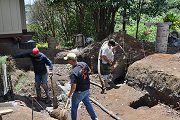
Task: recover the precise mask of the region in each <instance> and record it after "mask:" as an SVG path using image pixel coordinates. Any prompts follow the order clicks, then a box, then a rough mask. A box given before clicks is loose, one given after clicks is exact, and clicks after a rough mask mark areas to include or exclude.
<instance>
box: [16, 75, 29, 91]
mask: <svg viewBox="0 0 180 120" xmlns="http://www.w3.org/2000/svg"><path fill="white" fill-rule="evenodd" d="M26 82H27V76H26V75H25V74H21V75H19V76H18V82H17V84H16V85H15V92H16V93H19V92H20V91H21V90H22V88H24V85H25V84H26Z"/></svg>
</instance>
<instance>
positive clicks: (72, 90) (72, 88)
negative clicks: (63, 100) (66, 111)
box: [67, 84, 76, 98]
mask: <svg viewBox="0 0 180 120" xmlns="http://www.w3.org/2000/svg"><path fill="white" fill-rule="evenodd" d="M75 90H76V84H71V89H70V91H69V93H68V94H67V96H68V98H70V97H71V95H72V94H73V93H74V91H75Z"/></svg>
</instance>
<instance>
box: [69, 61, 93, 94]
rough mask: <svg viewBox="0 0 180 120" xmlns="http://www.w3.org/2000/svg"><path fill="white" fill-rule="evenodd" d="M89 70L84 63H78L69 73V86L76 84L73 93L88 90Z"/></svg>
mask: <svg viewBox="0 0 180 120" xmlns="http://www.w3.org/2000/svg"><path fill="white" fill-rule="evenodd" d="M89 71H90V68H89V66H88V65H87V64H86V63H85V62H78V63H77V64H76V65H75V66H73V69H72V70H71V72H70V79H71V84H76V90H75V91H85V90H88V89H89V88H90V79H89Z"/></svg>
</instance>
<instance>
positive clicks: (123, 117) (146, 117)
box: [0, 33, 180, 120]
mask: <svg viewBox="0 0 180 120" xmlns="http://www.w3.org/2000/svg"><path fill="white" fill-rule="evenodd" d="M108 38H114V39H115V40H116V42H118V43H119V44H120V45H121V46H122V47H123V48H124V50H125V52H126V53H127V54H128V57H126V58H125V59H124V55H123V54H122V50H119V49H118V50H117V54H115V59H116V60H117V62H118V63H117V64H118V65H119V66H118V69H117V71H115V74H114V83H115V84H111V87H109V88H108V89H107V90H106V92H105V93H104V94H102V93H101V92H102V89H101V88H100V87H99V86H97V85H94V84H91V87H90V94H91V95H90V97H91V99H92V101H93V100H95V101H96V102H94V101H93V107H94V109H95V111H96V113H97V116H98V118H99V120H118V119H120V120H180V110H179V108H180V106H179V107H178V105H179V102H177V101H175V102H176V103H177V104H175V105H176V106H175V107H174V106H172V105H171V104H170V103H167V102H164V100H165V98H163V99H162V100H158V99H157V98H155V97H154V96H150V95H149V93H147V92H148V91H147V90H145V89H144V88H146V86H153V85H156V84H154V83H159V84H162V85H165V86H162V87H160V88H158V86H156V87H154V88H153V89H154V91H156V90H160V91H161V90H162V91H163V90H164V91H165V93H166V92H168V91H166V90H167V88H171V87H172V89H171V90H174V91H176V92H177V94H176V97H177V99H176V98H174V99H172V101H173V100H179V85H180V81H179V80H180V77H179V72H180V71H179V68H180V67H179V64H178V62H179V58H180V57H177V58H176V59H175V60H173V61H171V60H170V61H166V63H164V61H162V63H161V64H160V60H159V59H161V57H162V56H163V55H162V56H161V55H160V56H159V55H157V57H156V56H155V58H157V59H155V58H154V56H153V57H150V58H153V59H154V60H157V61H158V62H151V61H152V60H149V61H144V60H143V62H139V61H138V60H141V59H143V58H146V57H147V56H149V55H152V54H154V53H155V51H154V45H153V44H149V43H144V41H137V40H136V39H134V38H132V37H130V36H128V35H123V36H122V34H119V33H118V34H113V35H111V36H109V37H108ZM108 38H107V39H108ZM107 39H105V40H107ZM105 40H104V41H105ZM104 41H102V42H99V43H94V44H91V45H90V46H87V47H85V48H83V49H81V48H79V49H75V52H77V55H78V60H80V61H81V60H82V61H86V62H87V63H88V65H90V67H91V68H92V70H93V74H91V75H90V79H91V81H92V82H94V83H96V84H98V85H99V84H100V80H99V77H98V74H97V70H96V68H97V57H98V51H99V48H100V46H101V44H102V43H103V42H104ZM179 51H180V50H179V48H168V53H171V54H173V53H178V52H179ZM67 52H69V50H64V51H62V52H60V53H58V54H57V55H56V56H55V60H54V61H55V64H54V70H53V72H54V75H53V78H52V81H53V85H54V91H55V95H56V96H57V99H58V105H59V108H62V107H63V106H64V104H65V101H66V100H67V97H66V91H67V90H68V89H69V88H68V87H69V84H67V83H68V82H69V77H68V76H69V71H70V69H71V66H70V65H68V64H65V62H64V61H63V60H62V59H63V56H64V55H65V54H66V53H67ZM163 58H164V57H163ZM168 58H171V56H170V57H168ZM136 61H137V63H136V64H135V65H134V67H130V66H131V65H132V64H133V63H135V62H136ZM168 62H169V63H168ZM173 62H176V64H174V63H173ZM156 63H157V64H156ZM152 64H156V65H152ZM160 65H161V66H162V67H161V69H156V68H157V66H160ZM132 66H133V65H132ZM167 66H168V68H167ZM138 67H139V68H141V69H142V70H141V71H140V70H139V69H138ZM128 68H131V69H130V70H131V71H128ZM152 68H153V69H152ZM148 70H151V74H148V75H150V77H148V76H147V78H148V80H149V78H152V81H155V82H154V83H153V82H152V81H151V80H150V81H148V80H147V81H148V82H149V83H148V84H144V83H146V82H147V81H146V79H145V77H146V75H147V73H148ZM154 70H156V71H157V72H155V73H154ZM166 70H167V73H165V74H164V71H166ZM168 70H169V71H173V72H174V73H175V74H176V75H175V77H174V76H173V77H174V78H173V79H171V81H170V83H171V84H169V82H168V79H165V80H164V79H163V78H166V75H167V74H168V75H167V77H169V76H171V73H170V72H169V71H168ZM139 71H140V72H139ZM127 72H129V73H128V74H127ZM134 73H135V74H134ZM156 73H157V74H156ZM161 73H163V76H161V75H162V74H161ZM154 74H155V75H156V78H155V77H153V75H154ZM144 76H145V77H144ZM162 77H163V78H162ZM11 78H12V84H13V89H14V93H15V96H14V98H15V101H13V102H11V105H1V104H0V110H2V109H8V108H10V109H13V112H12V113H10V114H7V115H3V116H2V118H3V120H54V118H52V117H50V115H49V113H48V111H52V107H53V105H52V103H50V104H46V103H45V102H44V101H36V100H33V99H34V98H32V95H34V93H35V88H34V73H33V71H23V70H19V69H17V68H16V69H15V70H14V71H13V72H12V73H11ZM125 78H127V79H125ZM135 78H136V79H138V80H139V81H140V83H141V82H142V83H143V86H141V87H139V86H138V85H139V84H136V83H135V82H136V81H134V79H135ZM158 78H162V81H161V80H157V79H158ZM141 79H142V80H141ZM153 79H156V80H157V81H156V80H153ZM131 80H132V81H133V84H131ZM151 83H152V84H151ZM168 85H170V87H169V86H168ZM156 88H157V89H156ZM162 88H163V89H162ZM175 88H176V89H175ZM49 89H50V95H51V98H53V95H52V87H51V82H50V79H49ZM150 90H151V89H150ZM154 91H152V92H154ZM152 95H154V94H152ZM156 95H157V96H158V95H162V97H163V95H164V94H156ZM171 95H172V94H168V96H169V97H171ZM173 95H174V94H173ZM173 95H172V98H173V97H174V96H173ZM32 100H33V101H32ZM97 103H98V104H97ZM32 105H33V107H32ZM3 106H5V107H3ZM46 107H47V108H48V109H46ZM69 107H70V106H68V108H69ZM68 114H69V118H68V120H70V111H69V110H68ZM78 120H91V118H90V116H89V114H88V112H87V111H86V109H85V106H84V105H83V103H80V106H79V110H78Z"/></svg>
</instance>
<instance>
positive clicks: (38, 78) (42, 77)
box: [35, 73, 48, 84]
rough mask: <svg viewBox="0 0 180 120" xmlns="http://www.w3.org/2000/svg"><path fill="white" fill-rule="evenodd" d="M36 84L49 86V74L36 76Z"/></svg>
mask: <svg viewBox="0 0 180 120" xmlns="http://www.w3.org/2000/svg"><path fill="white" fill-rule="evenodd" d="M35 82H36V83H37V84H47V83H48V74H47V73H46V74H43V75H38V74H35Z"/></svg>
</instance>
